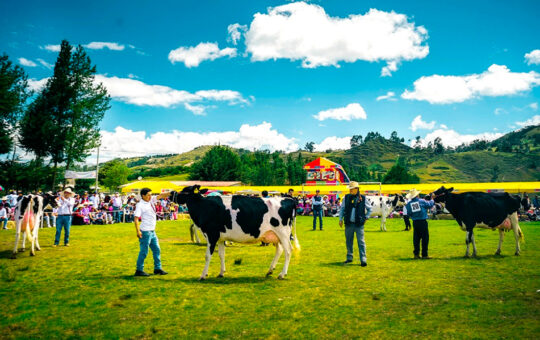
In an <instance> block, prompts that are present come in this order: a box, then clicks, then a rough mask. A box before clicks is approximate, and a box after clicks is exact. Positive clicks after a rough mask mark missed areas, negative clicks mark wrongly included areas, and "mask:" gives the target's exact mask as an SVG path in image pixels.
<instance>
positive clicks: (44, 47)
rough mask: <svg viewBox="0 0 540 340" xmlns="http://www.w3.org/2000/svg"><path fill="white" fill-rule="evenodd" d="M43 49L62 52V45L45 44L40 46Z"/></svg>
mask: <svg viewBox="0 0 540 340" xmlns="http://www.w3.org/2000/svg"><path fill="white" fill-rule="evenodd" d="M39 48H41V49H42V50H47V51H49V52H60V45H45V46H40V47H39Z"/></svg>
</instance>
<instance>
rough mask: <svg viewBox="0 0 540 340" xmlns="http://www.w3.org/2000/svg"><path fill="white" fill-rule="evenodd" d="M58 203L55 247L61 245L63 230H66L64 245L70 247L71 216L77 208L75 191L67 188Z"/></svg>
mask: <svg viewBox="0 0 540 340" xmlns="http://www.w3.org/2000/svg"><path fill="white" fill-rule="evenodd" d="M57 201H58V217H57V218H56V235H55V237H54V245H53V247H56V246H58V244H59V243H60V235H61V234H62V228H64V245H65V246H66V247H67V246H69V229H70V228H71V214H72V213H73V207H74V206H75V199H74V198H73V191H71V188H69V187H68V188H66V189H65V190H64V192H63V193H62V194H61V195H60V197H59V198H58V199H57Z"/></svg>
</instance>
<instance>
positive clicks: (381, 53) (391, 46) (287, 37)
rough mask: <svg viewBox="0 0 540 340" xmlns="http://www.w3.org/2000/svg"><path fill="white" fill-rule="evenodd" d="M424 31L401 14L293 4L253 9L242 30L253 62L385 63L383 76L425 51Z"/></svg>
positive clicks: (306, 64) (311, 64)
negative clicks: (342, 14)
mask: <svg viewBox="0 0 540 340" xmlns="http://www.w3.org/2000/svg"><path fill="white" fill-rule="evenodd" d="M427 38H428V35H427V31H426V29H425V28H424V27H423V26H415V24H414V22H410V21H409V20H408V18H407V16H406V15H403V14H399V13H395V12H393V11H392V12H384V11H379V10H377V9H370V10H369V12H367V13H366V14H364V15H355V14H351V15H349V16H348V17H346V18H339V17H331V16H329V15H328V14H327V13H326V12H325V10H324V8H322V7H320V6H318V5H314V4H307V3H305V2H296V3H291V4H285V5H282V6H277V7H273V8H268V12H267V13H256V14H255V15H254V18H253V21H252V22H251V24H250V27H249V30H248V31H247V32H246V33H245V43H246V52H247V53H250V54H251V59H252V60H253V61H265V60H270V59H273V60H276V59H281V58H284V59H290V60H301V61H302V67H305V68H314V67H319V66H330V65H333V66H336V67H339V63H340V62H351V63H352V62H355V61H357V60H365V61H370V62H374V61H375V62H376V61H385V62H387V66H385V68H384V70H383V71H382V73H383V75H389V73H390V72H391V71H395V70H396V69H397V65H398V64H399V63H400V62H401V61H403V60H414V59H421V58H424V57H426V56H427V55H428V53H429V46H428V45H427V44H424V43H425V41H426V40H427Z"/></svg>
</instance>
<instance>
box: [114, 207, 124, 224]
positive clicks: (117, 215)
mask: <svg viewBox="0 0 540 340" xmlns="http://www.w3.org/2000/svg"><path fill="white" fill-rule="evenodd" d="M113 209H114V212H113V220H114V223H120V222H121V218H122V216H121V215H120V211H119V210H120V207H113Z"/></svg>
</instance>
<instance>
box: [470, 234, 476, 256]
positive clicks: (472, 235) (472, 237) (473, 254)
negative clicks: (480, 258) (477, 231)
mask: <svg viewBox="0 0 540 340" xmlns="http://www.w3.org/2000/svg"><path fill="white" fill-rule="evenodd" d="M471 239H472V246H473V252H472V256H473V257H476V242H475V240H474V233H473V231H472V230H471Z"/></svg>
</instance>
